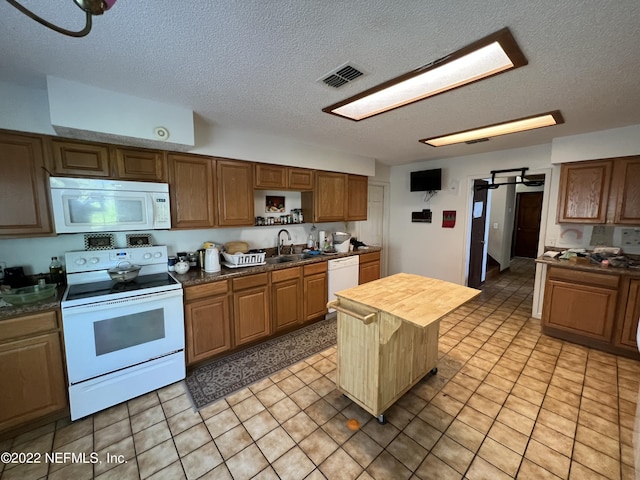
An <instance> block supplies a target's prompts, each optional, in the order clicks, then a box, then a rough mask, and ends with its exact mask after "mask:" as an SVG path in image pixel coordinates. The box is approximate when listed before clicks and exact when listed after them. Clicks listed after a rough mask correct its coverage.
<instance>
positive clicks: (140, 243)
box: [127, 233, 153, 247]
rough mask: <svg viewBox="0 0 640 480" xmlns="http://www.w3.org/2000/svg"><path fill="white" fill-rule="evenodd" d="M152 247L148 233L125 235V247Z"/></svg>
mask: <svg viewBox="0 0 640 480" xmlns="http://www.w3.org/2000/svg"><path fill="white" fill-rule="evenodd" d="M152 245H153V243H152V241H151V235H150V234H148V233H146V234H141V233H127V247H150V246H152Z"/></svg>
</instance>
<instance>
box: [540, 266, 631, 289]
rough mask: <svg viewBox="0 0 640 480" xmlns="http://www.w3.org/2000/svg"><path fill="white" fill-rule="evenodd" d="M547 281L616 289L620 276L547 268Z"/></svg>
mask: <svg viewBox="0 0 640 480" xmlns="http://www.w3.org/2000/svg"><path fill="white" fill-rule="evenodd" d="M548 276H549V280H560V281H566V282H573V283H580V284H587V285H595V286H598V287H603V288H618V284H619V283H620V275H615V274H614V275H609V274H606V273H597V272H585V271H579V270H570V269H567V268H562V267H549V272H548Z"/></svg>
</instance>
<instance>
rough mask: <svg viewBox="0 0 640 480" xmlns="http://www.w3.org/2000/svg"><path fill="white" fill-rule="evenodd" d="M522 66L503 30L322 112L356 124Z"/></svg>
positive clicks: (510, 39) (518, 51)
mask: <svg viewBox="0 0 640 480" xmlns="http://www.w3.org/2000/svg"><path fill="white" fill-rule="evenodd" d="M526 64H527V60H526V59H525V57H524V55H523V54H522V52H521V51H520V49H519V48H518V45H517V44H516V42H515V40H514V38H513V36H512V35H511V32H510V31H509V29H508V28H504V29H502V30H500V31H498V32H496V33H494V34H492V35H489V36H488V37H485V38H483V39H482V40H479V41H477V42H474V43H473V44H471V45H468V46H466V47H464V48H462V49H460V50H458V51H457V52H454V53H452V54H450V55H447V56H446V57H444V58H442V59H440V60H436V61H435V62H432V63H430V64H428V65H425V66H423V67H420V68H418V69H416V70H413V71H411V72H409V73H406V74H404V75H401V76H400V77H396V78H394V79H392V80H389V81H388V82H385V83H383V84H380V85H378V86H376V87H373V88H370V89H369V90H366V91H365V92H362V93H360V94H358V95H355V96H353V97H351V98H348V99H346V100H344V101H342V102H339V103H336V104H334V105H331V106H329V107H326V108H323V109H322V111H323V112H327V113H331V114H333V115H338V116H341V117H345V118H348V119H351V120H355V121H359V120H363V119H365V118H369V117H372V116H374V115H378V114H380V113H383V112H387V111H389V110H393V109H395V108H399V107H402V106H404V105H408V104H410V103H413V102H417V101H418V100H422V99H425V98H428V97H432V96H434V95H438V94H440V93H443V92H446V91H449V90H453V89H455V88H458V87H461V86H463V85H468V84H470V83H473V82H476V81H478V80H482V79H483V78H487V77H490V76H492V75H496V74H498V73H502V72H505V71H507V70H512V69H514V68H517V67H521V66H523V65H526Z"/></svg>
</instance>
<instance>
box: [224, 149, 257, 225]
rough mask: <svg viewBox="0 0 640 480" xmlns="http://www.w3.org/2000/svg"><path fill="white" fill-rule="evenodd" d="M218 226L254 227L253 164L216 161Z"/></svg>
mask: <svg viewBox="0 0 640 480" xmlns="http://www.w3.org/2000/svg"><path fill="white" fill-rule="evenodd" d="M216 170H217V180H218V183H217V186H216V188H217V190H218V225H220V226H222V227H225V226H237V225H253V223H254V217H253V164H252V163H250V162H241V161H235V160H225V159H220V158H219V159H216Z"/></svg>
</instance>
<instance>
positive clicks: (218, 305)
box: [184, 281, 232, 366]
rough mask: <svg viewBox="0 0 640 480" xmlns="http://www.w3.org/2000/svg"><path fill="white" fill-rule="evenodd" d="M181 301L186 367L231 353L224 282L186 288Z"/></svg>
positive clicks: (227, 287)
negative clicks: (183, 304) (220, 354)
mask: <svg viewBox="0 0 640 480" xmlns="http://www.w3.org/2000/svg"><path fill="white" fill-rule="evenodd" d="M184 297H185V306H184V320H185V335H186V357H187V365H188V366H191V365H193V364H196V363H199V362H202V361H204V360H207V359H209V358H211V357H213V356H215V355H217V354H219V353H222V352H225V351H227V350H229V349H231V347H232V342H231V315H230V290H229V283H228V281H223V282H215V283H208V284H204V285H196V286H193V287H187V288H185V292H184Z"/></svg>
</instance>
